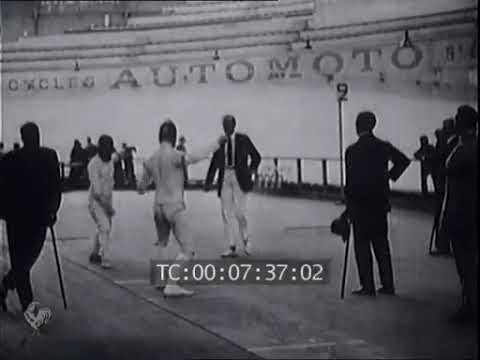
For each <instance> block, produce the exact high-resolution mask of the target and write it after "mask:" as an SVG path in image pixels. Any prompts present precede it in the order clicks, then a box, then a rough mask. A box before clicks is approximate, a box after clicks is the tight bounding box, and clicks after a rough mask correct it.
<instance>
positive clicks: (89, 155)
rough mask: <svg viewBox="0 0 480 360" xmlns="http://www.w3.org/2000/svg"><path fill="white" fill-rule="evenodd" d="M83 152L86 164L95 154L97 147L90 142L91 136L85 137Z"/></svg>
mask: <svg viewBox="0 0 480 360" xmlns="http://www.w3.org/2000/svg"><path fill="white" fill-rule="evenodd" d="M85 152H86V154H87V156H86V158H87V164H88V163H89V162H90V160H92V158H93V157H94V156H95V155H96V154H97V147H96V146H95V145H94V144H93V143H92V138H91V137H90V136H89V137H87V145H86V146H85Z"/></svg>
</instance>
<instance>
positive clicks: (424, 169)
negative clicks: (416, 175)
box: [413, 135, 435, 196]
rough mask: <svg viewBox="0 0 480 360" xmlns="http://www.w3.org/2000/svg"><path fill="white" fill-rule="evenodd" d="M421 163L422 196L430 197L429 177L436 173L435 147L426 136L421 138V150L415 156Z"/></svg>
mask: <svg viewBox="0 0 480 360" xmlns="http://www.w3.org/2000/svg"><path fill="white" fill-rule="evenodd" d="M413 157H414V158H415V159H417V160H418V161H420V184H421V189H422V195H423V196H427V195H428V177H429V176H432V178H433V171H434V169H433V168H434V161H435V147H434V146H433V145H432V144H430V143H429V142H428V137H427V136H426V135H422V136H420V148H419V149H418V150H417V151H415V154H414V155H413Z"/></svg>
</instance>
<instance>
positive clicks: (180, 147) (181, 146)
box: [177, 135, 188, 186]
mask: <svg viewBox="0 0 480 360" xmlns="http://www.w3.org/2000/svg"><path fill="white" fill-rule="evenodd" d="M186 142H187V139H185V136H183V135H180V138H179V139H178V145H177V150H178V151H181V152H183V153H184V154H186V153H187V147H186V146H185V143H186ZM183 172H184V176H185V186H186V185H187V184H188V168H187V166H186V165H184V166H183Z"/></svg>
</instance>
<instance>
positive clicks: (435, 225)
mask: <svg viewBox="0 0 480 360" xmlns="http://www.w3.org/2000/svg"><path fill="white" fill-rule="evenodd" d="M437 236H438V214H435V218H434V219H433V226H432V232H431V234H430V245H429V246H428V253H429V254H430V255H431V254H432V253H433V241H434V239H436V238H437Z"/></svg>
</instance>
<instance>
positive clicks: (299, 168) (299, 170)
mask: <svg viewBox="0 0 480 360" xmlns="http://www.w3.org/2000/svg"><path fill="white" fill-rule="evenodd" d="M297 185H298V186H299V187H301V186H302V159H300V158H298V159H297Z"/></svg>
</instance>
